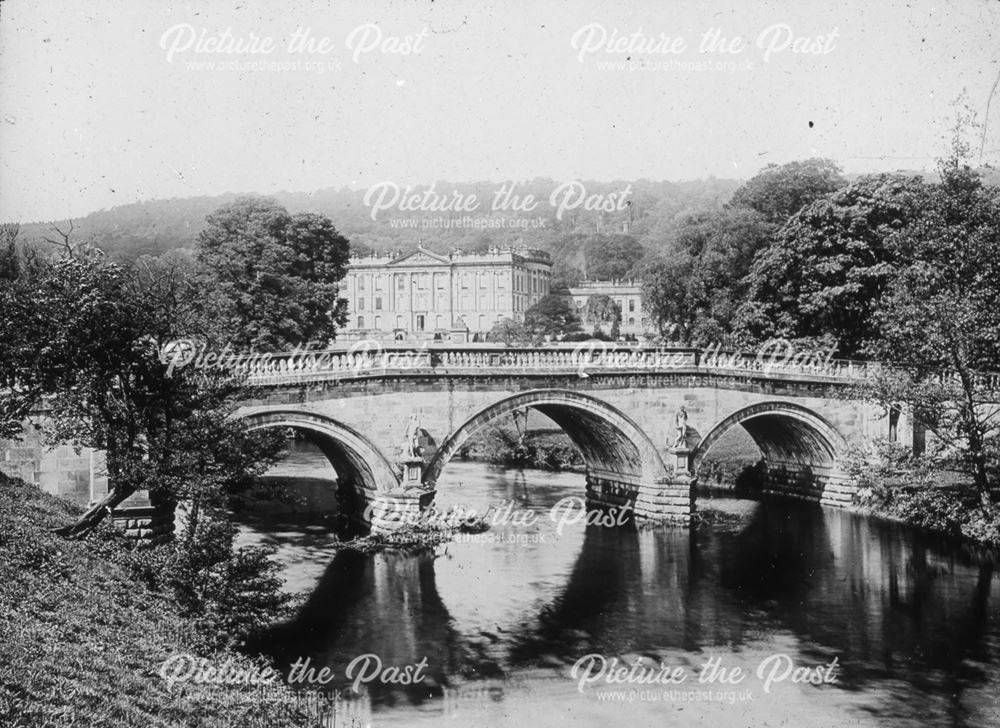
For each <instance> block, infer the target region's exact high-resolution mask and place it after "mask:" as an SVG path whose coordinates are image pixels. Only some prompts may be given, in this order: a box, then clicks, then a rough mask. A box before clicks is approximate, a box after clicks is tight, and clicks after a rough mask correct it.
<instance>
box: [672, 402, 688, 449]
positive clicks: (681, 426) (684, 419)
mask: <svg viewBox="0 0 1000 728" xmlns="http://www.w3.org/2000/svg"><path fill="white" fill-rule="evenodd" d="M675 421H676V423H677V438H676V439H675V440H674V447H675V448H676V447H687V430H688V413H687V410H686V409H684V407H683V406H682V407H681V408H680V411H678V412H677V417H676V418H675Z"/></svg>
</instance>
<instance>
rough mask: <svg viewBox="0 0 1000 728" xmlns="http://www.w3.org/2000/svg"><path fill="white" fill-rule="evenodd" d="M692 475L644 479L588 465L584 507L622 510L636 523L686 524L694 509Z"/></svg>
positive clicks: (617, 513) (614, 513)
mask: <svg viewBox="0 0 1000 728" xmlns="http://www.w3.org/2000/svg"><path fill="white" fill-rule="evenodd" d="M693 484H694V478H692V477H690V476H688V475H686V474H675V475H673V476H668V477H664V478H657V479H645V478H633V477H629V476H627V475H621V474H617V473H611V472H607V471H602V470H596V469H590V470H588V472H587V497H586V499H587V507H588V508H592V509H595V510H600V511H603V512H606V513H608V514H609V515H610V516H613V517H614V519H615V522H619V521H618V517H619V516H620V515H622V514H623V513H627V514H628V515H629V516H630V518H629V520H630V521H634V522H635V523H636V524H645V523H676V524H678V525H686V524H689V523H690V522H691V515H692V514H693V513H694V498H693V496H692V492H693V487H692V486H693Z"/></svg>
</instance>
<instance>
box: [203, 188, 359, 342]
mask: <svg viewBox="0 0 1000 728" xmlns="http://www.w3.org/2000/svg"><path fill="white" fill-rule="evenodd" d="M207 222H208V226H207V227H206V229H205V230H204V231H202V233H201V234H200V235H199V237H198V260H199V261H200V262H201V263H203V264H204V265H205V266H206V268H207V269H208V274H209V278H210V281H211V285H213V286H215V287H216V288H217V289H218V291H219V294H220V295H221V296H222V297H223V298H224V299H225V300H226V301H228V303H229V308H230V311H229V317H228V318H229V326H230V328H231V329H232V331H233V335H232V339H231V342H230V343H232V344H233V345H234V346H237V347H243V348H254V349H269V350H277V349H281V348H288V347H294V346H302V345H305V344H307V343H310V342H316V341H318V342H321V343H323V344H326V343H327V342H328V341H329V340H330V339H333V338H334V337H335V336H336V333H337V329H338V327H339V326H342V325H343V324H344V321H345V320H346V316H347V310H346V306H347V303H346V301H345V300H344V299H341V298H340V296H339V287H338V282H339V281H340V280H341V279H342V278H343V277H344V272H345V269H346V265H347V261H348V257H349V254H350V247H349V244H348V242H347V239H346V238H344V237H343V236H342V235H340V234H339V233H338V232H337V230H336V228H334V226H333V223H332V222H330V220H329V219H328V218H326V217H323V216H322V215H315V214H311V213H302V214H299V215H289V213H288V211H287V210H285V208H284V207H282V206H281V205H279V204H278V203H277V202H276V201H275V200H273V199H271V198H259V197H241V198H238V199H237V200H236V201H235V202H233V203H231V204H229V205H224V206H223V207H221V208H219V209H218V210H216V211H215V212H214V213H212V214H211V215H209V216H208V218H207Z"/></svg>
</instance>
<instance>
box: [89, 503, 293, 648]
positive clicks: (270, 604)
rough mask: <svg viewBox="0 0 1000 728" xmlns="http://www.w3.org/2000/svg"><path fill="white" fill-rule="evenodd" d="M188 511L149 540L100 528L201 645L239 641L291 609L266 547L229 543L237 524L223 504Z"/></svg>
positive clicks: (113, 552) (112, 550) (112, 553)
mask: <svg viewBox="0 0 1000 728" xmlns="http://www.w3.org/2000/svg"><path fill="white" fill-rule="evenodd" d="M186 515H187V516H188V517H187V518H186V519H185V520H184V522H183V526H182V528H181V532H180V533H179V534H178V536H177V538H175V539H174V540H172V541H170V542H168V543H164V544H161V545H158V546H155V547H145V546H138V547H135V546H133V545H132V544H130V543H129V539H125V538H124V537H121V536H118V535H117V534H115V533H114V532H113V531H111V530H109V529H107V528H105V529H103V530H102V536H103V539H104V541H105V544H106V545H107V546H108V547H109V548H108V550H107V553H108V555H109V557H110V558H112V559H113V560H115V561H117V562H119V563H121V564H122V565H123V566H125V567H127V568H128V569H129V571H130V573H132V574H133V575H134V576H135V578H137V579H141V580H142V581H143V582H144V583H145V584H147V585H148V586H149V588H150V589H152V590H153V591H154V592H156V593H158V594H163V595H165V596H166V597H167V598H169V599H170V600H171V602H173V603H175V604H176V605H177V610H178V612H179V613H180V614H181V615H182V616H183V617H185V618H186V619H187V620H188V624H189V625H190V626H191V628H192V630H193V631H194V632H195V633H196V634H197V639H198V642H199V644H200V645H201V646H202V647H203V648H206V649H229V648H234V647H241V646H243V645H244V644H245V640H246V639H247V638H248V637H249V636H251V635H254V634H256V633H258V632H260V631H261V630H264V629H265V628H266V627H268V626H269V625H272V624H274V623H275V622H276V621H280V620H282V619H284V618H287V617H289V616H290V610H289V602H290V595H288V594H286V593H284V592H283V591H282V590H281V586H282V581H281V579H280V578H279V577H278V575H277V572H278V565H277V564H276V563H275V562H274V561H272V560H271V559H270V558H269V557H270V555H271V554H272V551H270V550H268V549H264V548H261V547H256V546H244V547H241V548H235V546H234V539H235V536H236V529H235V527H234V526H233V524H232V523H231V522H230V520H229V519H228V518H227V517H226V514H225V513H223V512H221V510H213V511H212V512H211V513H210V514H209V513H207V512H204V511H203V512H202V513H201V514H200V515H199V516H198V518H197V519H196V521H195V520H194V519H191V518H190V512H189V513H188V514H186Z"/></svg>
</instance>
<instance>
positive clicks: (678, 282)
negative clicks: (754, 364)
mask: <svg viewBox="0 0 1000 728" xmlns="http://www.w3.org/2000/svg"><path fill="white" fill-rule="evenodd" d="M771 229H772V228H771V226H770V225H769V224H768V223H767V221H766V220H764V219H763V217H762V216H761V215H760V214H759V213H757V212H755V211H754V210H750V209H747V208H740V207H735V208H728V209H725V210H719V211H713V212H703V213H699V214H696V215H689V216H687V217H686V218H684V219H683V220H682V221H681V222H680V223H679V225H678V228H677V232H676V237H675V239H674V240H673V242H672V243H671V246H670V249H669V252H668V254H667V255H666V256H664V257H663V258H662V259H660V260H659V261H653V262H651V263H650V265H648V266H644V267H642V274H643V275H642V278H643V281H644V291H645V295H644V299H643V306H644V308H645V309H646V310H647V311H649V312H650V314H651V317H652V318H653V320H654V321H657V322H658V326H659V328H660V330H661V332H662V333H664V334H666V335H667V336H668V338H671V339H673V340H683V341H685V342H689V343H695V344H707V343H723V342H724V341H725V340H726V339H728V337H729V332H730V331H731V326H732V320H733V316H734V313H735V309H736V306H737V305H738V304H739V303H740V302H741V301H742V299H743V298H744V296H745V294H746V276H747V273H748V272H749V270H750V266H751V264H752V261H753V259H754V256H755V254H756V253H757V252H758V251H760V250H761V249H763V248H764V247H765V246H766V245H767V244H768V241H769V235H770V232H771Z"/></svg>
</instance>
